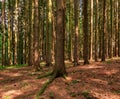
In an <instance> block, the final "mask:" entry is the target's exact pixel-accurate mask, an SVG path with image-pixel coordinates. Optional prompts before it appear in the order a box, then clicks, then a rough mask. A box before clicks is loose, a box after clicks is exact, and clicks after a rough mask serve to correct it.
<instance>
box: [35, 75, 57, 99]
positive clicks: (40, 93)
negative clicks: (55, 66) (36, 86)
mask: <svg viewBox="0 0 120 99" xmlns="http://www.w3.org/2000/svg"><path fill="white" fill-rule="evenodd" d="M55 78H56V76H54V75H53V76H52V77H51V78H50V79H48V81H46V82H45V83H44V85H43V86H42V88H41V89H40V91H39V92H38V94H37V96H36V99H39V96H41V95H42V94H43V93H44V91H45V89H46V88H47V86H48V85H49V84H50V83H52V82H53V80H54V79H55Z"/></svg>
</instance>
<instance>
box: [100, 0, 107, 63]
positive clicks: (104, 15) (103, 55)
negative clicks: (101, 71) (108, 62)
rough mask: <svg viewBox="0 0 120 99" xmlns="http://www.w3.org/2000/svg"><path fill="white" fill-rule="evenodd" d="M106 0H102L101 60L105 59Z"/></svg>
mask: <svg viewBox="0 0 120 99" xmlns="http://www.w3.org/2000/svg"><path fill="white" fill-rule="evenodd" d="M105 36H106V0H104V1H103V26H102V58H101V61H105V58H106V48H105V46H106V40H105V39H106V38H105Z"/></svg>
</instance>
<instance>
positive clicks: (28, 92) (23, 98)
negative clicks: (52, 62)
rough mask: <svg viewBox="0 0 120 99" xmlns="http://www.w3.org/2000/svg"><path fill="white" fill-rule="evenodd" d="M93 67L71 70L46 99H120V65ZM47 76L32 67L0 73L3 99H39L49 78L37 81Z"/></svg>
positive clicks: (116, 63) (48, 89) (46, 92)
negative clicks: (42, 75) (38, 93)
mask: <svg viewBox="0 0 120 99" xmlns="http://www.w3.org/2000/svg"><path fill="white" fill-rule="evenodd" d="M119 63H120V62H119V60H118V61H114V60H112V61H110V62H109V64H108V63H100V62H96V63H94V62H93V63H91V64H90V65H85V66H83V65H80V66H77V67H71V66H72V65H71V64H70V63H69V62H67V65H69V64H70V67H69V66H67V67H68V68H67V72H68V76H67V77H65V79H64V78H57V79H55V80H54V81H53V82H52V83H51V84H50V85H49V86H48V88H47V89H46V91H45V92H44V93H43V95H42V96H41V98H42V97H43V99H89V98H90V99H120V64H119ZM48 70H51V68H46V69H45V71H48ZM42 73H43V72H41V71H40V72H34V71H33V69H32V68H31V67H24V68H19V69H14V68H12V69H11V68H10V69H7V70H2V71H0V99H35V96H36V94H37V92H38V91H39V90H40V88H41V87H42V85H43V84H44V83H45V82H46V81H47V80H48V78H42V79H37V76H38V75H40V74H42Z"/></svg>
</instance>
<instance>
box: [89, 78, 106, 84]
mask: <svg viewBox="0 0 120 99" xmlns="http://www.w3.org/2000/svg"><path fill="white" fill-rule="evenodd" d="M89 80H90V81H92V82H96V83H98V84H103V85H107V84H108V82H107V81H105V80H102V79H95V78H90V79H89Z"/></svg>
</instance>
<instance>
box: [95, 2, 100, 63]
mask: <svg viewBox="0 0 120 99" xmlns="http://www.w3.org/2000/svg"><path fill="white" fill-rule="evenodd" d="M98 16H99V2H98V0H96V17H95V23H96V30H95V61H98V29H99V27H98V25H99V24H98V20H99V17H98Z"/></svg>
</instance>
